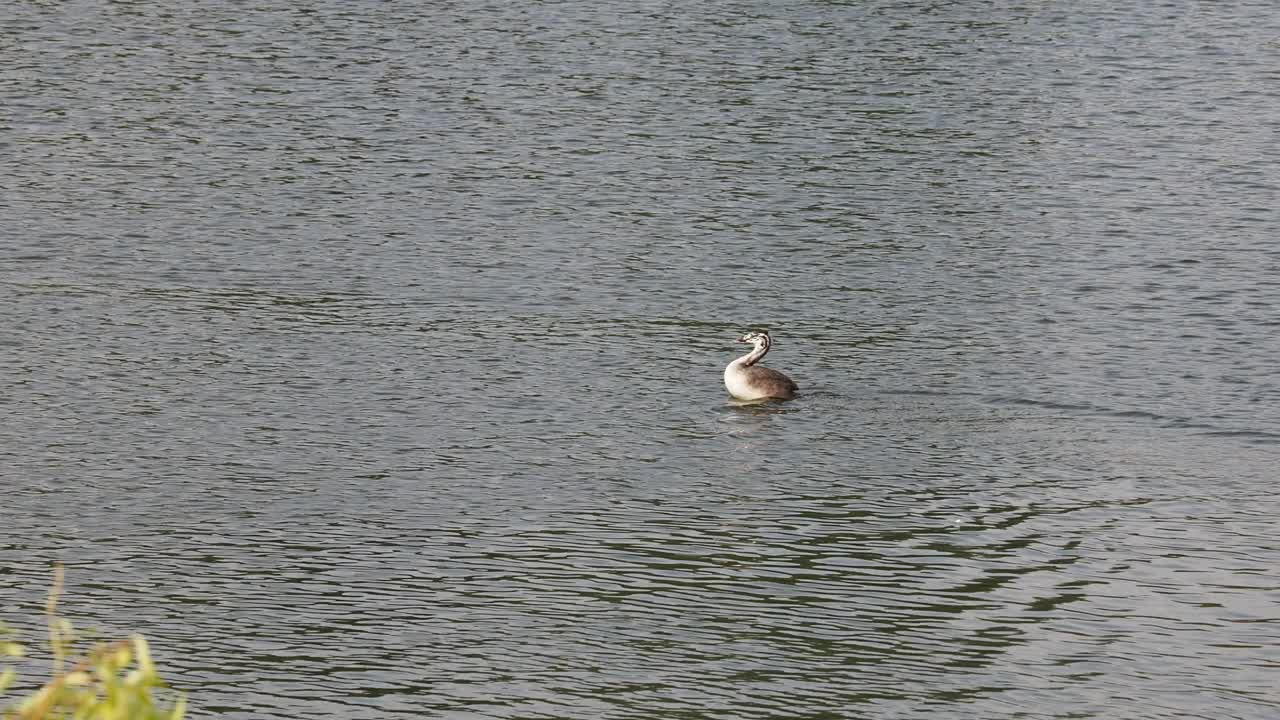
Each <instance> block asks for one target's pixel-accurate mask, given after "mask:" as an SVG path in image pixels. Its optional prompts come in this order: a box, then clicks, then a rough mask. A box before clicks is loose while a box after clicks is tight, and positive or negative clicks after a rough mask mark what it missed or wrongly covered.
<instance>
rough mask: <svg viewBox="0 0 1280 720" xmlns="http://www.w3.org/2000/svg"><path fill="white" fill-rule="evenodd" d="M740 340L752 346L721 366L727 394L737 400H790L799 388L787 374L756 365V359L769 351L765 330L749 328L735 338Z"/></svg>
mask: <svg viewBox="0 0 1280 720" xmlns="http://www.w3.org/2000/svg"><path fill="white" fill-rule="evenodd" d="M738 342H740V343H752V344H754V345H755V349H753V350H752V351H751V352H749V353H747V354H746V355H743V356H742V357H740V358H738V359H737V360H734V361H733V362H731V363H729V366H728V367H726V368H725V369H724V386H725V388H727V389H728V390H729V394H730V395H732V396H734V397H735V398H738V399H739V400H766V399H769V398H776V399H778V400H790V399H791V398H793V397H795V396H796V392H798V391H799V390H800V388H799V387H796V384H795V383H794V382H792V380H791V378H789V377H787V376H786V375H783V374H782V373H780V372H778V371H777V370H773V369H770V368H767V367H760V366H759V365H756V363H758V362H760V358H762V357H764V355H765V353H767V352H769V346H770V345H771V344H772V343H773V341H772V340H770V339H769V333H767V332H749V333H747V334H746V335H743V336H742V337H740V338H738Z"/></svg>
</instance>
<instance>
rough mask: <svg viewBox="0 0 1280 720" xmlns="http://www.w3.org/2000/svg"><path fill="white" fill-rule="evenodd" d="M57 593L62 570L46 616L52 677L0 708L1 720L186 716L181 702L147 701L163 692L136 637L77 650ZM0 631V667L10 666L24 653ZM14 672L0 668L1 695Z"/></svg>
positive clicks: (137, 719) (142, 642) (58, 568)
mask: <svg viewBox="0 0 1280 720" xmlns="http://www.w3.org/2000/svg"><path fill="white" fill-rule="evenodd" d="M61 591H62V567H61V566H60V565H59V566H56V568H55V571H54V585H53V589H52V590H51V591H50V593H49V602H48V604H47V606H46V616H47V620H48V625H49V649H50V652H51V654H52V656H53V669H52V676H51V677H50V679H49V681H48V682H47V683H45V684H44V686H43V687H41V688H40V689H39V690H36V691H35V692H34V693H32V694H31V695H29V696H28V697H26V698H24V699H22V700H19V701H18V702H16V703H14V704H12V705H8V706H5V707H4V708H3V709H0V719H2V720H180V719H181V718H182V716H183V714H184V712H185V711H186V701H185V700H184V699H183V698H182V697H178V699H177V700H176V701H175V702H174V703H173V704H172V705H168V706H165V705H162V704H160V703H158V702H157V701H156V699H155V698H154V697H153V696H152V695H153V690H155V689H157V688H163V687H164V682H163V681H161V679H160V676H159V674H158V673H157V672H156V668H155V665H153V664H152V662H151V653H150V651H149V650H148V648H147V641H146V640H144V639H143V638H142V636H141V635H134V636H133V637H131V638H129V639H128V640H120V641H117V642H113V643H96V644H94V645H92V646H91V647H88V648H87V649H80V645H81V643H80V642H79V640H80V638H79V637H78V636H77V635H76V633H75V631H74V630H73V628H72V627H71V623H70V622H68V621H67V620H65V619H63V618H60V617H58V615H57V606H58V595H59V594H60V593H61ZM5 637H7V635H6V633H5V629H4V627H3V626H0V663H5V664H6V665H9V664H11V663H12V662H13V661H14V660H15V659H18V658H21V657H23V656H24V655H25V654H26V653H25V649H24V648H23V646H22V645H19V644H18V643H15V642H12V641H8V640H5V639H4V638H5ZM15 677H16V671H15V670H14V669H13V668H12V667H9V666H6V667H4V668H3V669H0V693H3V692H4V691H5V690H7V689H8V688H9V686H10V685H12V684H13V681H14V679H15Z"/></svg>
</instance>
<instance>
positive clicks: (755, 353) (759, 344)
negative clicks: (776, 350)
mask: <svg viewBox="0 0 1280 720" xmlns="http://www.w3.org/2000/svg"><path fill="white" fill-rule="evenodd" d="M755 343H756V347H755V349H754V350H752V351H751V352H749V353H747V354H746V355H743V356H742V357H740V358H738V359H737V361H736V362H735V363H734V364H735V365H737V366H738V367H751V366H752V365H755V364H756V363H758V362H760V358H762V357H764V355H765V353H767V352H769V344H770V343H769V336H768V335H762V336H760V337H758V338H756V340H755Z"/></svg>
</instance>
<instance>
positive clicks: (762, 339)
mask: <svg viewBox="0 0 1280 720" xmlns="http://www.w3.org/2000/svg"><path fill="white" fill-rule="evenodd" d="M738 342H740V343H751V344H753V345H759V344H761V343H766V342H769V333H767V332H749V333H747V334H746V335H743V336H742V337H740V338H738Z"/></svg>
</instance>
